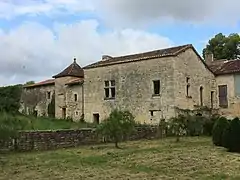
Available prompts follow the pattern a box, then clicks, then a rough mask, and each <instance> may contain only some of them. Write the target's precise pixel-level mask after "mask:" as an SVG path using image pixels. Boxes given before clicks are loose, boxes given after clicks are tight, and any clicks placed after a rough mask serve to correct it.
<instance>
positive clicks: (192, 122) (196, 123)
mask: <svg viewBox="0 0 240 180" xmlns="http://www.w3.org/2000/svg"><path fill="white" fill-rule="evenodd" d="M204 121H205V118H204V117H202V116H190V117H189V118H188V121H187V134H188V135H190V136H199V135H201V134H202V133H203V124H204Z"/></svg>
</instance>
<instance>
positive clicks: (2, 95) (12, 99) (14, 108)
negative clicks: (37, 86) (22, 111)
mask: <svg viewBox="0 0 240 180" xmlns="http://www.w3.org/2000/svg"><path fill="white" fill-rule="evenodd" d="M21 93H22V85H14V86H5V87H0V111H5V112H11V113H17V112H18V110H19V107H20V97H21Z"/></svg>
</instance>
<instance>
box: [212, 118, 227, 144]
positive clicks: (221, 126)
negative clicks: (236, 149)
mask: <svg viewBox="0 0 240 180" xmlns="http://www.w3.org/2000/svg"><path fill="white" fill-rule="evenodd" d="M228 125H229V122H228V120H227V119H226V118H225V117H220V118H219V119H218V120H217V121H216V122H215V124H214V126H213V131H212V141H213V144H215V145H216V146H223V133H224V131H225V129H226V128H227V127H228Z"/></svg>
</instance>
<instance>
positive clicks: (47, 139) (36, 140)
mask: <svg viewBox="0 0 240 180" xmlns="http://www.w3.org/2000/svg"><path fill="white" fill-rule="evenodd" d="M157 132H158V130H157V128H156V127H138V128H136V131H135V132H134V133H132V134H131V135H130V136H129V137H128V138H127V140H140V139H154V138H156V137H157V134H158V133H157ZM100 143H104V139H103V137H100V136H98V135H97V133H96V131H95V129H79V130H58V131H23V132H19V136H18V138H17V139H14V140H12V141H11V142H9V143H8V144H5V149H7V150H16V151H32V150H52V149H58V148H68V147H77V146H81V145H93V144H100Z"/></svg>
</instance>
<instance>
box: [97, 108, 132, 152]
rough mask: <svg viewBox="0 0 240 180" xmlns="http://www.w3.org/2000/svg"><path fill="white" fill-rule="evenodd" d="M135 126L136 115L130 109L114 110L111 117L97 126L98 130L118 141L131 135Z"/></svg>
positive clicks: (115, 141)
mask: <svg viewBox="0 0 240 180" xmlns="http://www.w3.org/2000/svg"><path fill="white" fill-rule="evenodd" d="M134 128H135V121H134V116H133V115H132V114H131V113H130V112H129V111H120V110H117V109H115V110H113V111H112V112H111V114H110V115H109V117H108V118H107V119H106V120H104V121H103V122H102V123H100V124H99V125H98V126H97V132H98V133H99V134H101V135H103V136H104V137H106V138H110V139H111V140H113V141H114V143H115V147H116V148H119V146H118V143H119V142H120V141H122V140H124V139H125V138H126V136H128V135H130V133H131V132H132V131H133V130H134Z"/></svg>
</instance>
